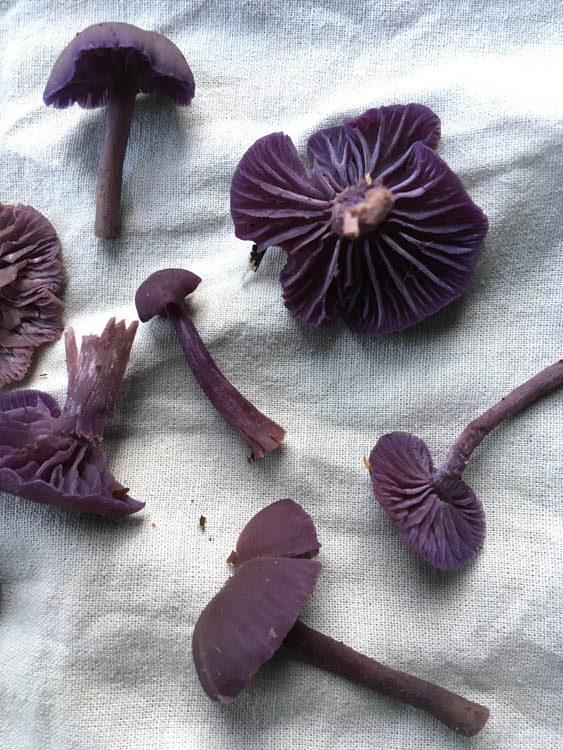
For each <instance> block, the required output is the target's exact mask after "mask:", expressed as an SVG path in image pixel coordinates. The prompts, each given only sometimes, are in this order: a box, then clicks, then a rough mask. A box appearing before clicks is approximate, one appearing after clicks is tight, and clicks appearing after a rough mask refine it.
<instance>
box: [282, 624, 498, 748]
mask: <svg viewBox="0 0 563 750" xmlns="http://www.w3.org/2000/svg"><path fill="white" fill-rule="evenodd" d="M283 645H284V648H285V649H286V650H287V651H288V652H289V654H290V655H291V656H293V657H295V658H296V659H300V660H301V661H305V662H307V663H308V664H312V665H314V666H316V667H321V669H325V670H327V671H328V672H334V673H335V674H338V675H340V676H341V677H346V679H348V680H351V681H352V682H355V683H358V684H360V685H365V686H366V687H368V688H370V690H374V691H375V692H377V693H382V694H383V695H387V696H389V697H390V698H395V699H396V700H398V701H401V702H402V703H408V704H409V705H410V706H414V707H415V708H420V709H421V710H423V711H426V712H427V713H429V714H432V715H433V716H435V717H436V718H437V719H439V720H440V721H441V722H443V723H444V724H446V725H447V726H448V727H451V728H452V729H455V730H456V732H459V733H460V734H462V735H464V736H466V737H472V736H473V735H475V734H477V732H479V731H480V730H481V729H482V728H483V727H484V726H485V724H486V722H487V719H488V718H489V709H488V708H485V706H481V705H479V704H478V703H473V702H472V701H468V700H466V699H465V698H462V697H461V696H460V695H456V694H455V693H451V692H450V691H449V690H445V689H444V688H441V687H439V686H438V685H434V684H433V683H431V682H426V680H421V679H419V678H418V677H412V676H411V675H409V674H406V672H399V671H398V670H396V669H391V668H390V667H386V666H385V665H384V664H380V663H379V662H377V661H375V659H370V658H369V657H367V656H363V655H362V654H360V653H358V652H357V651H354V649H352V648H350V647H349V646H345V645H344V644H343V643H340V642H339V641H335V640H334V639H333V638H329V637H328V636H326V635H323V634H322V633H319V632H318V631H317V630H313V628H310V627H308V626H307V625H305V624H304V623H302V622H301V621H300V620H297V622H296V624H295V625H294V626H293V628H292V629H291V630H290V631H289V633H288V635H287V637H286V639H285V641H284V643H283Z"/></svg>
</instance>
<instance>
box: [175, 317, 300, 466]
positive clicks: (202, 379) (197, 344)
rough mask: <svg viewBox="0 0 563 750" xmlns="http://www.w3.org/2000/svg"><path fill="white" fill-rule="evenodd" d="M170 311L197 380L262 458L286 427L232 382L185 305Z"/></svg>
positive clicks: (255, 456) (282, 436) (272, 448)
mask: <svg viewBox="0 0 563 750" xmlns="http://www.w3.org/2000/svg"><path fill="white" fill-rule="evenodd" d="M167 311H168V315H169V317H170V319H171V321H172V323H173V325H174V327H175V329H176V333H177V335H178V339H179V340H180V344H181V346H182V349H183V350H184V354H185V355H186V359H187V361H188V364H189V366H190V367H191V369H192V372H193V374H194V375H195V377H196V379H197V381H198V383H199V384H200V386H201V387H202V388H203V390H204V392H205V394H206V395H207V397H208V398H209V400H210V401H211V403H212V404H213V406H214V407H215V408H216V409H217V411H218V412H219V414H221V416H222V417H223V419H224V420H225V421H226V422H228V423H229V424H230V425H231V427H232V428H233V430H234V431H235V432H236V433H237V434H238V435H240V437H241V438H242V439H243V440H244V441H245V443H246V444H247V445H248V447H249V448H250V450H251V453H252V456H253V457H254V458H263V456H264V451H273V450H274V449H275V448H277V447H278V445H279V444H280V443H281V441H282V440H283V438H284V436H285V430H284V429H283V428H282V427H280V426H279V425H278V424H276V423H275V422H273V421H272V420H271V419H269V418H268V417H266V416H265V415H264V414H262V412H260V411H258V409H257V408H256V407H255V406H253V405H252V404H251V403H250V401H247V399H245V398H244V396H243V395H242V394H241V393H239V391H237V389H236V388H235V387H234V386H233V385H231V383H229V381H228V380H227V379H226V378H225V376H224V375H223V374H222V373H221V371H220V370H219V368H218V367H217V365H216V364H215V362H214V361H213V359H212V358H211V356H210V354H209V352H208V351H207V349H206V347H205V344H204V343H203V341H202V340H201V337H200V335H199V333H198V332H197V329H196V327H195V326H194V324H193V322H192V320H191V318H190V316H189V314H188V311H187V309H186V307H185V305H178V304H169V305H168V308H167Z"/></svg>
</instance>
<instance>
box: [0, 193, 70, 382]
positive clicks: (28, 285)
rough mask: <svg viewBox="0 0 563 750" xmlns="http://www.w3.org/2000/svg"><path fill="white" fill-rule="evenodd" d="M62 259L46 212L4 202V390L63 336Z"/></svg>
mask: <svg viewBox="0 0 563 750" xmlns="http://www.w3.org/2000/svg"><path fill="white" fill-rule="evenodd" d="M60 255H61V243H60V241H59V238H58V237H57V234H56V232H55V230H54V228H53V226H52V225H51V224H50V223H49V222H48V221H47V219H46V218H45V217H44V216H43V214H40V213H39V211H36V210H35V209H34V208H32V207H31V206H21V205H18V206H5V205H2V204H1V203H0V290H1V292H0V386H4V385H6V384H7V383H11V382H13V381H15V380H21V379H22V378H23V376H24V375H25V374H26V372H27V371H28V369H29V366H30V364H31V357H32V356H33V352H34V350H35V349H36V348H37V347H38V346H40V345H41V344H46V343H50V342H51V341H54V340H55V339H57V338H58V337H59V336H60V335H61V333H62V332H63V309H64V305H63V303H62V301H61V300H60V299H59V295H60V294H61V292H62V289H63V285H64V282H65V271H64V268H63V264H62V262H61V258H60Z"/></svg>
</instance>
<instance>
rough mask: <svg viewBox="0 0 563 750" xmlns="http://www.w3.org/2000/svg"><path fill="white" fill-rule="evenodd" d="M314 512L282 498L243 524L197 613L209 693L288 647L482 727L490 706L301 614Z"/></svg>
mask: <svg viewBox="0 0 563 750" xmlns="http://www.w3.org/2000/svg"><path fill="white" fill-rule="evenodd" d="M319 548H320V544H319V542H318V540H317V535H316V530H315V526H314V524H313V521H312V519H311V518H310V516H308V515H307V514H306V513H305V511H304V510H303V508H302V507H301V506H300V505H298V504H297V503H295V502H293V500H289V499H286V500H279V501H278V502H276V503H273V504H272V505H269V506H268V507H267V508H264V510H261V511H260V512H259V513H257V514H256V515H255V516H254V517H253V518H252V519H251V520H250V521H249V523H248V524H247V525H246V526H245V528H244V529H243V531H242V533H241V535H240V537H239V540H238V542H237V548H236V552H233V553H232V554H231V556H230V557H229V560H228V562H231V563H232V564H233V565H234V566H235V573H234V575H233V576H232V577H231V578H230V579H229V580H228V581H227V583H226V584H225V585H224V586H223V588H222V589H221V591H219V593H218V594H217V595H216V596H215V597H214V598H213V599H212V600H211V601H210V602H209V604H208V605H207V607H205V609H204V610H203V612H202V613H201V615H200V617H199V619H198V621H197V623H196V626H195V629H194V633H193V641H192V653H193V659H194V663H195V667H196V670H197V673H198V676H199V679H200V682H201V684H202V686H203V689H204V690H205V692H206V693H207V695H208V696H209V697H210V698H212V699H213V700H215V701H220V702H221V703H231V702H232V701H234V700H235V698H236V697H237V696H238V695H239V693H241V691H242V690H244V688H245V687H246V685H247V684H248V682H249V681H250V680H251V678H252V676H253V675H254V674H255V672H257V670H258V669H259V668H260V667H261V666H262V664H264V663H265V662H267V661H268V660H269V659H271V658H272V656H273V655H274V654H275V652H276V651H277V650H278V649H279V648H280V647H282V646H283V648H284V650H285V652H286V653H287V654H288V655H289V656H292V657H294V658H296V659H300V660H301V661H305V662H308V663H309V664H313V665H314V666H317V667H321V668H322V669H326V670H327V671H329V672H334V673H335V674H338V675H341V676H342V677H346V678H347V679H349V680H351V681H352V682H356V683H359V684H361V685H365V686H366V687H368V688H370V689H371V690H374V691H376V692H379V693H382V694H383V695H387V696H389V697H391V698H395V699H397V700H399V701H402V702H403V703H407V704H409V705H411V706H414V707H415V708H420V709H422V710H424V711H427V712H428V713H430V714H432V715H433V716H435V717H436V718H437V719H439V720H440V721H442V722H444V724H446V725H447V726H449V727H451V728H452V729H455V730H456V731H457V732H459V733H460V734H462V735H465V736H473V735H475V734H477V732H479V731H480V730H481V729H482V728H483V726H484V725H485V723H486V722H487V719H488V718H489V711H488V709H487V708H485V707H484V706H480V705H479V704H477V703H472V702H471V701H468V700H466V699H465V698H462V697H461V696H459V695H456V694H455V693H451V692H450V691H449V690H445V689H444V688H441V687H438V686H437V685H433V684H432V683H430V682H426V681H425V680H421V679H419V678H418V677H412V676H411V675H408V674H405V673H404V672H399V671H397V670H396V669H391V668H390V667H386V666H385V665H383V664H380V663H379V662H377V661H375V660H374V659H370V658H369V657H367V656H363V655H362V654H360V653H358V652H357V651H354V650H353V649H352V648H349V647H348V646H345V645H344V644H343V643H340V642H338V641H335V640H333V639H332V638H329V637H328V636H326V635H323V634H322V633H319V632H318V631H316V630H313V629H312V628H310V627H308V626H307V625H305V624H304V623H302V622H301V621H300V620H298V617H299V613H300V611H301V607H302V606H303V604H304V603H305V601H306V600H307V599H308V597H309V596H310V595H311V594H312V593H313V589H314V587H315V583H316V581H317V578H318V575H319V573H320V563H319V562H318V561H317V560H313V559H311V558H313V557H315V556H316V555H317V554H318V551H319Z"/></svg>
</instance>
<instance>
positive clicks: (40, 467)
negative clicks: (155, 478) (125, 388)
mask: <svg viewBox="0 0 563 750" xmlns="http://www.w3.org/2000/svg"><path fill="white" fill-rule="evenodd" d="M136 329H137V322H135V323H132V324H131V325H130V326H129V327H128V328H127V327H126V325H125V323H124V322H123V321H121V322H120V323H117V324H116V322H115V319H114V318H112V319H111V320H110V321H109V322H108V324H107V325H106V327H105V329H104V331H103V333H102V334H101V336H84V338H83V339H82V346H81V348H80V352H78V349H77V346H76V340H75V337H74V332H73V330H72V329H69V330H68V331H67V332H66V338H65V343H66V358H67V370H68V391H67V398H66V403H65V405H64V408H63V409H62V411H61V409H60V408H59V405H58V404H57V402H56V401H55V399H54V398H52V396H50V395H49V394H48V393H42V392H41V391H31V390H28V391H25V390H22V391H13V392H11V393H3V394H0V490H1V491H3V492H9V493H11V494H12V495H17V496H18V497H23V498H25V499H27V500H33V501H35V502H38V503H45V504H47V505H55V506H57V507H59V508H66V509H68V510H78V511H86V512H88V513H98V514H100V515H103V516H126V515H129V514H130V513H136V512H137V511H138V510H141V508H143V507H144V503H141V502H138V501H137V500H134V499H133V498H132V497H129V495H128V492H129V490H128V489H127V488H126V487H124V486H123V485H122V484H120V483H119V482H118V481H117V480H116V479H115V477H114V476H113V475H112V474H111V472H110V471H108V469H107V468H106V457H105V455H104V453H103V451H102V450H101V448H100V447H99V445H98V443H99V442H100V441H101V439H102V433H103V429H104V424H105V422H106V420H107V418H108V417H109V416H110V414H111V412H112V411H113V406H114V403H115V401H116V399H117V394H118V392H119V387H120V385H121V380H122V378H123V374H124V372H125V368H126V367H127V362H128V360H129V352H130V350H131V345H132V343H133V339H134V337H135V331H136Z"/></svg>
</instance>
